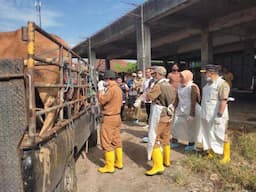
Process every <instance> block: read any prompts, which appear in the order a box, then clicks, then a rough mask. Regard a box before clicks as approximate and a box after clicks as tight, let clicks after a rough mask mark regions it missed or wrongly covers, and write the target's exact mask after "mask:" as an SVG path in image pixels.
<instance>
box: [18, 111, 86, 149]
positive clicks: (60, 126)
mask: <svg viewBox="0 0 256 192" xmlns="http://www.w3.org/2000/svg"><path fill="white" fill-rule="evenodd" d="M89 109H90V106H89V107H86V108H85V109H83V110H82V111H80V112H79V113H77V114H75V115H73V116H72V117H70V118H69V119H65V120H62V121H61V122H59V123H57V124H56V125H55V126H54V127H53V128H52V129H51V130H49V131H48V132H47V135H45V136H43V138H42V139H40V140H39V141H38V142H37V143H36V145H31V144H28V145H22V146H21V148H22V149H23V150H32V149H35V148H38V147H39V146H40V145H43V144H44V143H46V142H48V141H49V140H51V139H52V138H53V137H55V135H56V134H58V133H60V132H61V131H63V130H65V129H67V127H66V126H67V125H68V124H70V123H71V122H73V121H74V120H75V119H77V118H79V117H80V116H81V115H83V114H84V113H86V112H88V110H89Z"/></svg>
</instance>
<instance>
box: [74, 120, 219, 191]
mask: <svg viewBox="0 0 256 192" xmlns="http://www.w3.org/2000/svg"><path fill="white" fill-rule="evenodd" d="M146 135H147V129H145V128H143V127H141V126H131V125H130V126H129V125H127V124H123V125H122V130H121V137H122V141H123V150H124V169H122V170H116V171H115V173H113V174H100V173H98V172H97V168H98V167H99V166H102V165H103V163H104V161H103V151H101V149H100V147H99V146H97V147H94V148H91V149H90V150H89V153H88V154H87V155H86V157H80V158H79V159H78V161H77V166H76V172H77V179H78V192H85V191H86V192H101V191H102V192H110V191H111V192H120V191H122V192H126V191H127V192H130V191H131V192H136V191H139V192H144V191H145V192H151V191H152V192H153V191H157V192H166V191H173V192H184V191H191V192H196V191H200V192H201V191H207V192H209V191H214V190H213V188H214V186H213V185H212V183H211V182H210V181H203V179H201V178H200V177H195V176H193V175H191V174H190V173H189V170H185V169H184V168H183V166H181V165H180V163H179V162H180V160H181V159H182V158H184V156H185V155H186V154H184V152H183V148H180V149H178V150H176V151H174V150H172V151H171V167H169V168H166V170H165V172H164V174H163V175H157V176H153V177H148V176H145V175H144V172H145V171H146V170H147V169H149V168H150V167H151V163H152V162H151V161H147V155H146V146H147V145H146V144H145V143H142V142H141V138H142V137H144V136H146Z"/></svg>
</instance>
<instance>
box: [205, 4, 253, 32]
mask: <svg viewBox="0 0 256 192" xmlns="http://www.w3.org/2000/svg"><path fill="white" fill-rule="evenodd" d="M255 20H256V7H252V8H249V9H245V10H242V11H238V12H235V13H231V14H229V15H226V16H223V17H219V18H216V19H213V20H211V21H209V26H208V28H209V31H210V32H213V31H218V30H221V29H224V28H229V27H233V26H235V25H239V24H242V23H248V22H251V21H255Z"/></svg>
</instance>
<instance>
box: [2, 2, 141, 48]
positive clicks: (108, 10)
mask: <svg viewBox="0 0 256 192" xmlns="http://www.w3.org/2000/svg"><path fill="white" fill-rule="evenodd" d="M143 2H144V0H41V17H42V28H43V29H44V30H46V31H47V32H49V33H54V34H56V35H58V36H59V37H61V38H62V39H64V40H65V41H66V42H67V43H68V44H69V45H70V46H71V47H73V46H75V45H77V44H78V43H79V42H81V41H83V40H84V39H86V38H88V37H90V36H91V35H93V34H95V33H96V32H97V31H99V30H101V29H102V28H104V27H105V26H107V25H109V24H111V23H112V22H113V21H115V20H116V19H118V18H119V17H121V16H122V15H124V14H126V13H127V12H128V11H130V10H132V9H134V8H135V7H134V6H132V5H130V4H129V3H134V4H138V5H139V4H141V3H143ZM27 21H35V22H36V23H37V24H38V25H39V22H38V17H37V14H36V9H35V0H0V32H3V31H13V30H16V29H18V28H20V27H22V26H25V25H26V24H27Z"/></svg>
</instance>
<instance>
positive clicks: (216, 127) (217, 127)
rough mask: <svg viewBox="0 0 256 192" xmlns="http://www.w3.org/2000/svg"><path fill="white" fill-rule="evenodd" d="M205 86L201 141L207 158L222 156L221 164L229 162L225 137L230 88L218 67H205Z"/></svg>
mask: <svg viewBox="0 0 256 192" xmlns="http://www.w3.org/2000/svg"><path fill="white" fill-rule="evenodd" d="M201 72H203V73H205V79H206V81H207V83H206V85H205V86H204V87H203V93H202V103H201V125H202V126H201V141H202V144H203V149H204V150H208V157H209V158H213V157H214V155H215V154H223V159H222V160H221V161H220V163H221V164H226V163H228V162H229V161H230V142H229V141H228V139H227V136H226V135H225V132H226V128H227V124H228V119H229V116H228V105H227V102H228V96H229V92H230V87H229V85H228V83H227V82H226V81H225V80H223V79H222V78H221V77H220V76H219V74H218V73H219V66H218V65H206V66H205V69H204V70H201Z"/></svg>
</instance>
